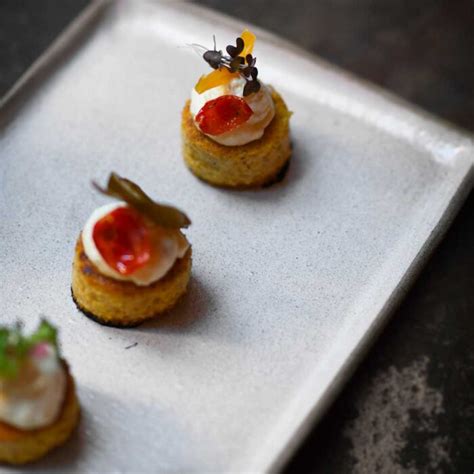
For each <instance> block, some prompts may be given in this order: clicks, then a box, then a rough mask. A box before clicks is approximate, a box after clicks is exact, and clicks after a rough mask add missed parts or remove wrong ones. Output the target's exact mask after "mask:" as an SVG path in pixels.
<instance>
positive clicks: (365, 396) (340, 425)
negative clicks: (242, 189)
mask: <svg viewBox="0 0 474 474" xmlns="http://www.w3.org/2000/svg"><path fill="white" fill-rule="evenodd" d="M86 3H87V2H86V1H85V0H23V1H22V0H0V65H1V67H0V94H3V93H5V92H6V91H7V90H8V88H9V87H11V86H12V85H13V83H14V82H15V81H16V80H17V79H18V77H19V76H20V75H21V74H22V73H23V72H24V71H25V69H26V68H27V67H28V66H29V65H30V64H31V63H32V61H34V60H35V59H36V58H37V57H38V56H39V55H40V54H41V53H42V52H43V51H44V49H45V48H46V47H47V46H48V45H49V44H50V43H51V41H52V40H53V39H54V38H55V37H56V36H57V34H58V33H59V32H60V31H61V30H62V29H63V28H64V27H65V26H66V25H67V23H68V22H69V21H71V20H72V19H73V18H74V16H75V15H77V13H78V12H79V11H80V10H81V8H82V7H83V6H84V5H85V4H86ZM196 3H201V4H205V5H208V6H210V7H213V8H216V9H219V10H222V11H224V12H226V13H229V14H231V15H234V16H237V17H240V18H242V19H244V20H247V21H249V22H252V23H255V24H257V25H259V26H262V27H265V28H267V29H269V30H272V31H274V32H276V33H277V34H279V35H281V36H283V37H286V38H288V39H290V40H292V41H293V42H295V43H297V44H299V45H301V46H303V47H304V48H307V49H308V50H310V51H313V52H314V53H316V54H318V55H320V56H322V57H324V58H326V59H328V60H330V61H331V62H333V63H335V64H337V65H339V66H342V67H344V68H346V69H348V70H350V71H352V72H354V73H356V74H358V75H360V76H361V77H364V78H366V79H369V80H371V81H373V82H376V83H378V84H380V85H382V86H384V87H386V88H387V89H390V90H392V91H394V92H395V93H397V94H399V95H401V96H403V97H405V98H406V99H408V100H410V101H412V102H414V103H416V104H418V105H420V106H421V107H424V108H425V109H427V110H429V111H431V112H433V113H435V114H438V115H440V116H442V117H444V118H445V119H448V120H450V121H452V122H454V123H456V124H458V125H460V126H462V127H465V128H466V129H470V130H471V131H474V2H473V1H472V0H417V1H409V0H318V1H312V0H294V1H291V0H239V1H230V0H229V1H226V0H200V1H197V2H196ZM282 67H284V65H282ZM473 211H474V195H473V193H472V192H471V195H470V196H469V198H468V200H467V202H466V203H465V205H464V206H463V208H462V210H461V212H460V214H459V215H458V217H457V218H456V220H455V221H454V223H453V225H452V227H451V228H450V230H449V231H448V233H447V234H446V236H445V238H444V240H443V241H442V243H441V244H440V246H439V247H438V249H437V250H436V251H435V252H434V254H433V256H432V257H431V259H430V261H429V262H428V264H427V266H426V267H425V269H424V270H423V271H422V273H421V275H420V276H419V278H418V280H417V282H416V283H415V284H414V285H413V287H412V289H411V290H410V291H409V293H408V295H407V297H406V298H405V300H404V302H403V304H402V305H401V306H400V307H399V308H398V310H397V311H396V312H395V314H394V315H393V317H392V319H391V322H390V323H389V324H388V325H387V327H386V328H385V330H384V332H383V334H382V335H381V337H380V338H379V339H378V340H377V342H376V343H375V345H374V346H373V348H372V349H371V351H370V352H369V354H368V356H367V358H366V359H365V361H364V362H363V363H362V364H361V366H360V367H359V369H358V370H357V372H356V373H355V375H354V376H353V378H352V379H351V381H350V382H349V383H348V384H347V386H346V387H345V389H344V390H343V392H342V393H341V395H340V396H339V398H338V399H337V400H336V402H335V403H334V405H333V406H332V408H331V409H330V410H329V411H328V413H327V414H326V416H325V417H324V418H323V420H322V421H321V422H320V423H319V425H318V426H316V427H315V428H314V429H313V431H312V433H311V434H310V435H309V437H308V439H307V440H306V442H305V443H304V444H303V445H302V447H301V448H300V449H299V451H298V452H297V454H296V455H295V456H294V458H293V459H292V461H291V462H290V464H289V466H288V467H287V472H366V473H371V472H389V473H391V472H452V473H471V472H473V470H474V346H473V341H474V219H473V217H474V212H473ZM255 449H258V447H257V446H256V448H255Z"/></svg>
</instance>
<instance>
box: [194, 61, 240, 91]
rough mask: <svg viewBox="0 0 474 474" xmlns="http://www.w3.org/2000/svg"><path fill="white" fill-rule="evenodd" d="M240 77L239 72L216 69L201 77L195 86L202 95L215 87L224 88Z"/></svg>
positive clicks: (222, 68)
mask: <svg viewBox="0 0 474 474" xmlns="http://www.w3.org/2000/svg"><path fill="white" fill-rule="evenodd" d="M236 77H239V73H238V72H230V71H229V70H228V69H226V68H225V67H221V68H220V69H216V70H215V71H212V72H211V73H209V74H206V75H204V76H201V79H199V81H198V83H197V84H196V86H195V89H196V92H197V93H198V94H202V93H203V92H205V91H207V90H209V89H212V88H213V87H217V86H223V85H225V84H228V83H229V82H230V81H231V80H232V79H234V78H236Z"/></svg>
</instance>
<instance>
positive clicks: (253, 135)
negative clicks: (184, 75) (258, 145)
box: [190, 77, 275, 146]
mask: <svg viewBox="0 0 474 474" xmlns="http://www.w3.org/2000/svg"><path fill="white" fill-rule="evenodd" d="M244 87H245V79H244V78H242V77H238V78H235V79H232V80H231V81H230V82H229V83H228V84H225V85H220V86H217V87H213V88H212V89H208V90H206V91H204V92H203V93H202V94H199V93H198V92H197V91H196V89H195V88H193V90H192V93H191V106H190V110H191V114H192V116H193V119H194V118H195V117H196V115H197V114H198V112H199V111H200V110H201V108H202V107H203V106H204V104H205V103H206V102H208V101H210V100H213V99H217V98H218V97H220V96H222V95H236V96H238V97H243V98H244V99H245V101H246V102H247V104H248V105H249V107H250V108H251V109H252V112H253V114H252V115H251V116H250V118H249V119H248V120H247V121H246V122H245V123H243V124H242V125H239V126H238V127H236V128H234V129H233V130H231V131H229V132H225V133H222V134H220V135H207V136H208V137H209V138H212V140H214V141H215V142H217V143H220V144H221V145H226V146H237V145H245V144H246V143H249V142H252V141H254V140H258V139H259V138H262V136H263V133H264V131H265V128H266V127H267V126H268V124H269V123H270V122H271V121H272V119H273V117H274V115H275V106H274V104H273V99H272V96H271V93H270V90H269V88H268V87H267V86H265V85H264V84H262V83H261V88H260V90H259V91H258V92H256V93H253V94H250V95H248V96H247V97H244ZM196 126H197V125H196ZM197 127H198V126H197ZM198 128H199V127H198Z"/></svg>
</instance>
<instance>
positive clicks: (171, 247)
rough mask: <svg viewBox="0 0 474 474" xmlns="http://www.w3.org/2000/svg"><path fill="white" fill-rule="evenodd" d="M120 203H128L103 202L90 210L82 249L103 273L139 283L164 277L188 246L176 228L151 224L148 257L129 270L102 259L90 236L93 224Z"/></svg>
mask: <svg viewBox="0 0 474 474" xmlns="http://www.w3.org/2000/svg"><path fill="white" fill-rule="evenodd" d="M119 207H127V204H126V203H125V202H118V203H112V204H106V205H105V206H102V207H99V208H98V209H96V210H95V211H94V212H93V213H92V214H91V216H90V217H89V219H88V220H87V222H86V225H85V226H84V229H83V231H82V243H83V245H84V251H85V253H86V255H87V257H88V258H89V260H90V261H91V262H92V263H93V264H94V265H95V266H96V267H97V269H98V270H99V272H100V273H102V274H103V275H105V276H108V277H110V278H114V279H115V280H122V281H131V282H133V283H135V285H138V286H148V285H151V284H152V283H154V282H155V281H158V280H159V279H160V278H163V277H164V276H165V275H166V274H167V273H168V271H169V270H170V269H171V267H172V266H173V265H174V263H175V261H176V260H177V259H178V258H182V257H184V255H185V254H186V252H187V250H188V248H189V242H188V241H187V240H186V237H184V235H183V234H182V233H181V232H180V231H179V230H177V229H164V228H162V227H158V226H152V227H150V232H151V238H152V245H153V248H152V251H151V258H150V260H149V261H148V262H147V263H146V264H145V265H144V266H143V267H141V268H139V269H138V270H136V271H135V272H133V273H132V274H130V275H122V274H121V273H119V272H118V271H117V270H115V269H114V268H112V267H111V266H110V265H109V264H108V263H107V262H106V261H105V260H104V258H103V257H102V255H101V253H100V252H99V249H98V248H97V246H96V244H95V242H94V238H93V232H94V226H95V224H96V223H97V221H99V220H100V219H102V218H103V217H105V216H106V215H107V214H109V213H111V212H112V211H114V210H115V209H118V208H119Z"/></svg>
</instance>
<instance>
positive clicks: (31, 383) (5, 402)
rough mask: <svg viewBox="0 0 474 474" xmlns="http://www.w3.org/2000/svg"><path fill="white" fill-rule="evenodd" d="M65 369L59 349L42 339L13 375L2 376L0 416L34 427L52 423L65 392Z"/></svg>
mask: <svg viewBox="0 0 474 474" xmlns="http://www.w3.org/2000/svg"><path fill="white" fill-rule="evenodd" d="M66 386H67V376H66V371H65V369H64V367H63V365H62V363H61V361H60V359H59V357H58V354H57V352H56V349H55V348H54V347H53V346H52V345H50V344H48V343H40V344H38V345H37V347H36V348H34V349H33V354H32V355H31V356H30V355H28V356H27V358H26V359H25V361H24V363H23V364H22V366H21V368H20V369H19V374H18V376H16V377H15V378H13V379H8V378H6V379H0V420H1V421H3V422H5V423H8V424H10V425H12V426H14V427H16V428H20V429H24V430H31V429H36V428H43V427H45V426H48V425H49V424H51V423H53V422H54V421H55V420H56V418H57V417H58V416H59V413H60V411H61V408H62V405H63V402H64V396H65V393H66Z"/></svg>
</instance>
